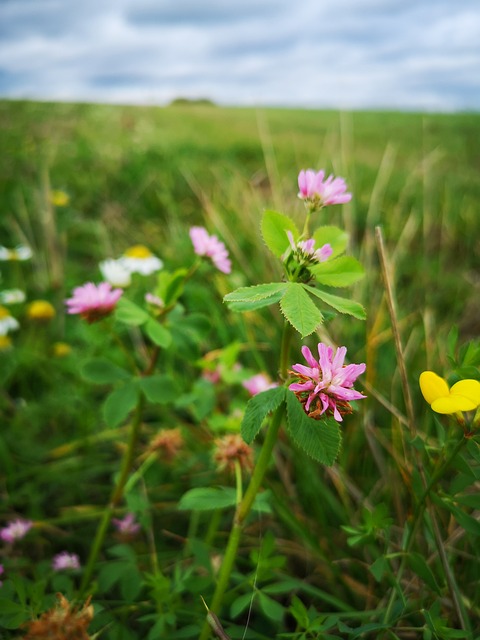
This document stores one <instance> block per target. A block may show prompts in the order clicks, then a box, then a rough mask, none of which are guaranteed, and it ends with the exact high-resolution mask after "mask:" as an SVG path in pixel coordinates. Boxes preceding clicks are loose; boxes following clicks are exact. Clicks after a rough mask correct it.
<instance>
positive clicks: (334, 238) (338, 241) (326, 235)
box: [313, 226, 348, 258]
mask: <svg viewBox="0 0 480 640" xmlns="http://www.w3.org/2000/svg"><path fill="white" fill-rule="evenodd" d="M313 239H314V240H315V248H316V249H320V248H321V247H323V245H324V244H329V245H330V246H331V247H332V249H333V253H332V257H333V258H334V257H335V256H338V255H340V254H341V253H344V251H345V250H346V248H347V245H348V233H346V232H345V231H343V229H340V228H339V227H333V226H326V227H319V228H318V229H317V230H316V231H315V233H314V234H313Z"/></svg>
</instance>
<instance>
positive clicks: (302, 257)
mask: <svg viewBox="0 0 480 640" xmlns="http://www.w3.org/2000/svg"><path fill="white" fill-rule="evenodd" d="M287 236H288V241H289V242H290V246H291V248H292V252H293V255H294V256H295V257H296V258H297V260H299V261H301V262H304V261H305V262H310V263H313V262H325V261H326V260H328V258H330V256H331V255H332V253H333V249H332V246H331V245H330V244H329V243H328V242H327V244H324V245H322V246H321V247H320V249H315V240H314V239H313V238H309V239H308V240H301V241H300V242H297V243H295V240H294V239H293V233H292V232H291V231H287ZM289 255H290V251H289V250H287V251H286V253H285V254H284V256H283V260H287V259H288V256H289Z"/></svg>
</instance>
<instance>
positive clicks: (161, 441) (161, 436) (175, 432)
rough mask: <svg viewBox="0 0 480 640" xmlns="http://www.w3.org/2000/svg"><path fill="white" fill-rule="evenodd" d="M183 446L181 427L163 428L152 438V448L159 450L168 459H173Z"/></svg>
mask: <svg viewBox="0 0 480 640" xmlns="http://www.w3.org/2000/svg"><path fill="white" fill-rule="evenodd" d="M182 447H183V436H182V432H181V431H180V429H179V428H176V429H163V430H162V431H160V432H159V433H158V434H157V435H156V436H155V438H154V439H153V440H152V443H151V445H150V448H151V449H152V450H154V451H158V452H159V453H160V454H162V456H163V457H164V458H166V459H167V460H173V459H174V458H175V457H176V456H177V454H178V452H179V451H180V449H181V448H182Z"/></svg>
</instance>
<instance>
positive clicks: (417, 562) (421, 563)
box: [407, 553, 441, 595]
mask: <svg viewBox="0 0 480 640" xmlns="http://www.w3.org/2000/svg"><path fill="white" fill-rule="evenodd" d="M407 563H408V565H409V567H410V569H412V571H414V572H415V573H416V574H417V576H418V577H419V578H421V579H422V580H423V581H424V582H425V584H426V585H428V586H429V587H430V589H432V590H433V591H435V592H436V593H437V594H438V595H440V594H441V588H440V587H439V585H438V582H437V580H436V578H435V576H434V574H433V573H432V570H431V569H430V567H429V566H428V564H427V563H426V561H425V558H424V557H423V556H422V555H420V554H419V553H409V554H408V555H407Z"/></svg>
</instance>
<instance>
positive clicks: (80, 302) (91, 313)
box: [65, 282, 123, 323]
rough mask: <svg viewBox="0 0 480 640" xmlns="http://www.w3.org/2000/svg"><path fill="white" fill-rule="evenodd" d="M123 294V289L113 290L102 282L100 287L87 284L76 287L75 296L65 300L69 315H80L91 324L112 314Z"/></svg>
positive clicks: (90, 283) (91, 283) (106, 283)
mask: <svg viewBox="0 0 480 640" xmlns="http://www.w3.org/2000/svg"><path fill="white" fill-rule="evenodd" d="M122 294H123V291H122V289H113V290H112V286H111V285H110V284H109V283H108V282H101V283H100V284H99V285H98V286H97V285H95V284H93V282H87V284H84V285H83V286H81V287H76V288H75V289H74V290H73V296H72V297H71V298H69V299H68V300H65V304H66V305H67V307H68V311H67V313H78V314H80V315H81V316H82V318H84V319H85V320H86V321H87V322H89V323H92V322H95V321H96V320H101V319H102V318H104V317H105V316H108V315H110V314H111V313H112V311H113V309H114V308H115V305H116V304H117V302H118V300H119V298H120V297H121V296H122Z"/></svg>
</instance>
